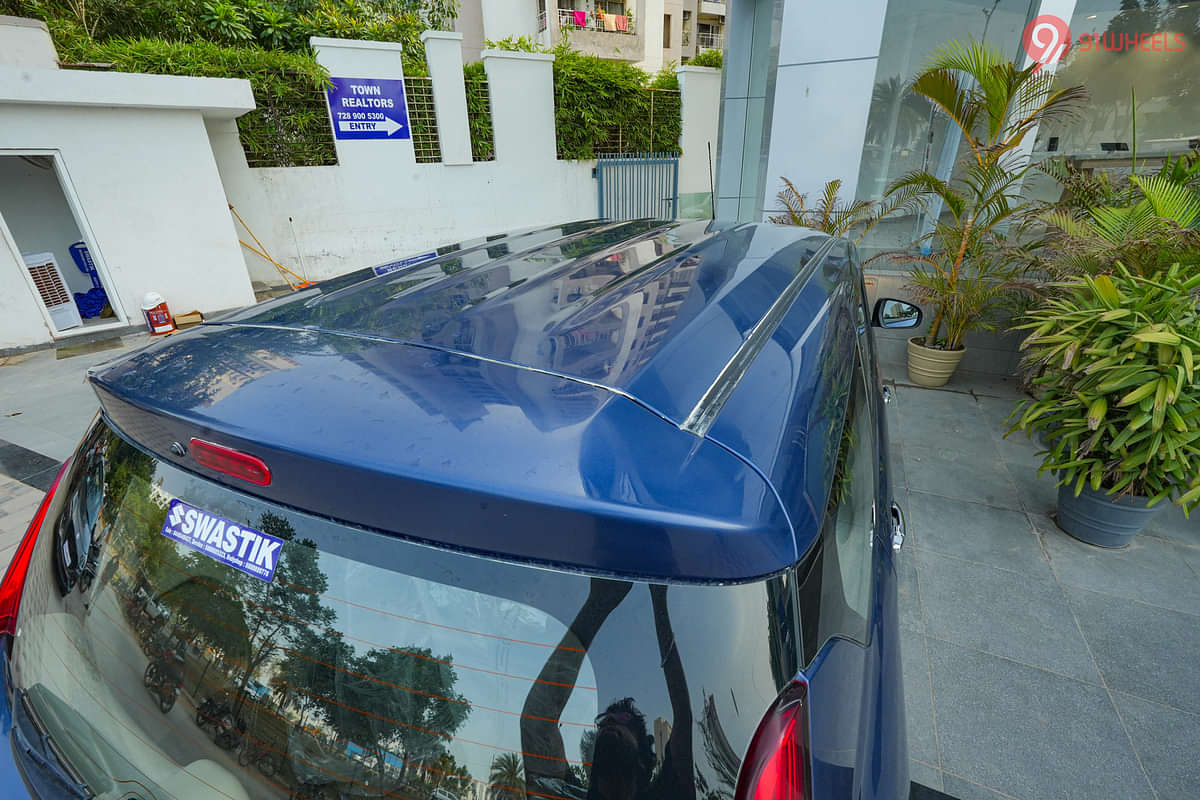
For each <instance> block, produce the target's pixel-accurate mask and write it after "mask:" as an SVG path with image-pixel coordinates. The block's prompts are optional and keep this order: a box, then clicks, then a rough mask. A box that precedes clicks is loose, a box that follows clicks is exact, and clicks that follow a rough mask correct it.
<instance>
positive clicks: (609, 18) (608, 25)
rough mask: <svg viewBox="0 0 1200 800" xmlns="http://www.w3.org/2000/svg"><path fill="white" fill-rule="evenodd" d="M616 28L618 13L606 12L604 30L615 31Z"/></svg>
mask: <svg viewBox="0 0 1200 800" xmlns="http://www.w3.org/2000/svg"><path fill="white" fill-rule="evenodd" d="M616 29H617V15H616V14H605V15H604V30H606V31H615V30H616Z"/></svg>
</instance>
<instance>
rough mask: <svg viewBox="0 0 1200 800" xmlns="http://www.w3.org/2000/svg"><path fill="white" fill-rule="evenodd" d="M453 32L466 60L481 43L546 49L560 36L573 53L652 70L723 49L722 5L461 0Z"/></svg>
mask: <svg viewBox="0 0 1200 800" xmlns="http://www.w3.org/2000/svg"><path fill="white" fill-rule="evenodd" d="M456 30H457V31H458V32H459V33H461V34H463V58H464V59H466V60H467V61H474V60H477V59H478V58H479V54H480V52H481V51H482V49H483V42H484V40H487V39H490V40H493V41H495V40H499V39H504V38H507V37H509V36H527V37H529V38H530V39H533V40H535V41H538V42H540V43H541V44H544V45H546V46H548V47H553V46H554V45H556V44H557V43H558V42H559V41H560V40H561V39H562V37H563V36H566V37H567V38H568V39H569V41H570V42H571V46H572V47H573V48H574V49H576V50H578V51H580V52H583V53H587V54H589V55H594V56H599V57H600V58H609V59H613V60H618V61H629V62H631V63H634V64H637V65H638V66H640V67H641V68H642V69H645V70H647V71H649V72H656V71H657V70H659V69H662V68H663V67H664V66H666V65H667V64H670V63H672V62H674V63H676V64H682V63H686V62H687V61H689V60H690V59H692V58H693V57H695V55H696V54H697V53H698V52H700V51H701V50H709V49H717V50H720V49H722V48H723V46H724V30H725V0H463V3H462V7H461V9H460V10H459V15H458V22H457V26H456Z"/></svg>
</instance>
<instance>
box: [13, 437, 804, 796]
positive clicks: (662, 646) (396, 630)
mask: <svg viewBox="0 0 1200 800" xmlns="http://www.w3.org/2000/svg"><path fill="white" fill-rule="evenodd" d="M312 509H313V510H315V511H318V512H319V509H320V498H319V497H314V498H313V499H312ZM396 516H397V519H398V520H402V519H403V517H404V509H403V508H397V509H396ZM556 535H562V536H569V535H570V531H561V532H556ZM786 583H787V578H786V577H785V576H779V577H775V578H771V579H767V580H763V581H758V582H754V583H749V584H741V585H731V586H701V585H682V584H670V585H667V584H654V583H646V582H641V581H638V580H631V579H622V578H619V577H611V576H609V577H601V576H589V575H584V574H577V573H570V572H564V571H559V570H555V569H551V568H547V567H545V566H535V565H527V564H515V563H511V562H506V561H502V560H495V559H490V558H486V557H481V556H478V555H470V554H464V553H459V552H452V551H448V550H443V549H439V548H435V547H430V546H427V545H423V544H417V543H414V542H411V541H406V540H404V539H402V538H400V537H397V536H393V535H385V534H381V533H378V532H373V531H368V530H363V529H360V528H354V527H350V526H347V525H343V524H339V523H338V522H336V521H332V520H329V519H326V518H322V517H320V516H319V515H317V514H314V513H308V512H303V511H299V510H296V509H292V508H283V507H279V506H275V505H272V504H270V503H267V502H264V501H263V500H260V499H258V498H255V497H252V496H250V495H247V494H244V493H241V492H238V491H234V490H232V489H230V488H229V487H227V486H224V485H221V484H217V483H214V482H211V481H209V480H206V479H203V478H200V477H198V476H196V475H193V474H191V473H189V472H186V471H183V470H181V469H179V468H177V467H174V466H172V465H170V464H166V463H164V462H161V461H159V460H157V459H156V458H154V457H153V456H151V455H149V454H147V453H146V452H144V451H142V450H141V449H139V448H138V447H136V446H134V445H133V444H131V443H129V442H128V441H126V440H125V439H124V438H122V437H121V436H120V435H118V434H117V433H115V432H114V431H113V430H111V429H110V428H109V427H107V426H106V425H105V423H104V422H102V421H101V422H98V423H97V424H96V425H95V426H94V427H93V429H92V431H91V432H90V433H89V434H88V436H87V438H86V439H85V441H84V443H83V444H82V445H81V447H80V449H79V451H78V452H77V454H76V456H75V458H74V460H73V462H72V465H71V468H70V471H69V472H68V474H67V475H65V476H64V478H63V485H62V487H61V488H60V489H59V491H58V492H57V494H56V495H55V498H54V501H53V503H52V505H51V507H50V513H49V515H48V517H47V520H46V522H45V524H44V525H43V527H42V532H41V535H40V537H39V539H38V543H37V546H36V549H35V551H34V555H33V561H32V565H31V567H30V571H29V575H28V577H27V580H26V585H25V594H24V597H23V599H22V604H21V609H20V616H19V618H18V632H17V635H16V637H15V639H14V645H13V653H12V662H11V666H12V671H11V687H12V688H13V689H14V690H15V694H14V699H15V700H16V701H17V702H16V707H17V708H18V710H19V712H20V713H19V714H18V715H17V716H18V717H19V720H18V721H19V722H20V721H21V720H24V722H22V723H21V724H27V725H30V726H33V728H35V732H36V734H37V736H38V737H43V738H44V740H45V741H46V742H48V743H50V745H52V746H51V752H52V753H53V754H54V759H53V760H54V761H56V762H57V763H56V764H55V765H54V766H55V767H57V768H60V769H61V771H62V773H63V774H65V775H67V776H69V777H70V779H71V781H74V782H76V783H78V784H81V785H83V786H86V790H83V791H81V792H80V794H81V796H87V795H89V794H90V795H98V796H102V797H113V798H117V797H122V798H125V797H130V798H165V797H182V798H191V797H196V798H201V797H203V798H209V797H229V798H283V797H289V796H302V797H310V798H330V800H332V799H333V798H340V797H362V798H368V797H397V798H408V799H410V800H427V799H432V800H467V799H468V798H470V799H471V800H484V799H485V798H487V800H523V799H524V798H547V800H560V799H561V800H575V799H578V798H585V797H596V798H600V797H603V798H610V799H611V800H618V799H619V798H628V799H629V800H634V799H635V798H637V799H639V800H640V799H641V798H652V797H653V798H658V797H661V798H671V799H672V800H673V799H675V798H679V799H680V800H683V799H684V798H687V799H688V800H690V799H691V798H705V799H706V800H707V798H714V799H715V798H732V796H733V792H734V786H735V782H736V778H737V772H738V768H739V766H740V761H741V758H742V755H743V754H744V752H745V750H746V747H747V745H748V743H749V740H750V738H751V736H752V735H753V732H754V730H755V727H756V726H757V724H758V722H759V720H760V719H761V718H762V715H763V713H764V711H765V710H766V709H767V707H768V706H769V705H770V703H771V702H772V701H773V700H774V698H775V697H776V695H777V693H778V691H779V689H780V688H781V687H782V686H783V685H784V684H785V683H786V682H787V680H788V679H789V678H790V677H791V676H792V675H793V674H795V672H796V669H797V663H796V662H797V658H796V652H797V644H796V642H795V636H794V632H795V631H796V629H797V626H796V623H795V620H794V614H793V611H792V607H791V604H790V601H789V600H788V597H789V595H790V594H791V592H789V591H788V587H787V585H786ZM27 738H30V737H27ZM32 738H36V737H32ZM68 782H70V781H68Z"/></svg>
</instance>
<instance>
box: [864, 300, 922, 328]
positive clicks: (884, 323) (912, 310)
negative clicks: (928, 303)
mask: <svg viewBox="0 0 1200 800" xmlns="http://www.w3.org/2000/svg"><path fill="white" fill-rule="evenodd" d="M922 316H923V315H922V314H921V308H920V306H915V305H913V304H912V303H906V302H904V301H903V300H896V299H894V298H891V297H881V298H880V299H879V300H878V301H876V303H875V311H874V312H872V314H871V324H872V325H874V326H875V327H877V328H915V327H917V326H918V325H920V324H921V317H922Z"/></svg>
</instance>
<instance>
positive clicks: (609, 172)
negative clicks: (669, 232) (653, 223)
mask: <svg viewBox="0 0 1200 800" xmlns="http://www.w3.org/2000/svg"><path fill="white" fill-rule="evenodd" d="M596 183H597V189H598V191H599V205H600V217H601V218H602V219H642V218H643V217H650V218H651V219H675V218H676V217H677V216H678V215H679V156H677V155H672V154H670V153H601V154H599V156H598V157H597V163H596Z"/></svg>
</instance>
